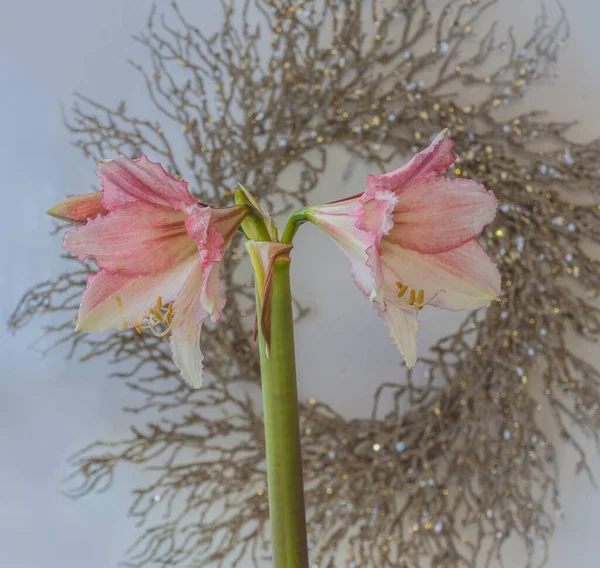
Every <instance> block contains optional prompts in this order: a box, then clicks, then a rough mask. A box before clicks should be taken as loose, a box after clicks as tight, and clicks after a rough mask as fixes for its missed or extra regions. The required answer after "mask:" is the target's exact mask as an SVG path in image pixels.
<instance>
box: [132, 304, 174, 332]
mask: <svg viewBox="0 0 600 568" xmlns="http://www.w3.org/2000/svg"><path fill="white" fill-rule="evenodd" d="M164 324H166V327H164ZM172 327H173V303H172V302H171V303H169V304H168V305H167V306H166V307H165V306H163V301H162V297H161V296H159V297H158V298H157V299H156V305H155V307H154V308H148V315H146V316H145V318H144V320H143V322H142V323H140V322H139V321H136V325H135V329H136V331H137V332H138V333H142V331H143V330H144V329H148V330H150V331H151V332H152V334H153V335H155V336H156V337H164V336H165V335H167V334H168V333H169V332H170V331H171V329H172Z"/></svg>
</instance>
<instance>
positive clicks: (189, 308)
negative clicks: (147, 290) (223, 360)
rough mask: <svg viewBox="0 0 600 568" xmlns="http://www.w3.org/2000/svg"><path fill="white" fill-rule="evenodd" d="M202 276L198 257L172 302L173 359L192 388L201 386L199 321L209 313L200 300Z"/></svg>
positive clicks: (201, 357)
mask: <svg viewBox="0 0 600 568" xmlns="http://www.w3.org/2000/svg"><path fill="white" fill-rule="evenodd" d="M204 279H205V276H204V273H203V270H202V267H201V264H200V259H198V260H197V261H196V262H195V263H194V266H193V268H192V270H191V271H190V273H189V275H188V278H187V279H186V281H185V284H184V285H183V287H182V289H181V291H180V292H179V295H178V296H177V298H176V300H175V303H174V304H173V313H174V320H173V329H172V330H171V351H172V352H173V361H174V362H175V365H177V367H178V369H179V370H180V371H181V375H182V376H183V378H184V379H185V380H186V381H187V382H188V383H189V384H190V385H191V386H192V387H194V388H199V387H201V386H202V361H203V359H204V355H202V351H201V350H200V331H201V329H202V322H203V321H204V320H205V319H206V318H207V317H208V316H209V314H208V312H207V311H206V309H205V307H204V305H203V303H202V290H203V282H204Z"/></svg>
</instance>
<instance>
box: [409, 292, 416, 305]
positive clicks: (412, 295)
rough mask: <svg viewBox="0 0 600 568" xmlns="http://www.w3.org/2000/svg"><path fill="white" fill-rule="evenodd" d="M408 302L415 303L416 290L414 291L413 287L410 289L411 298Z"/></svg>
mask: <svg viewBox="0 0 600 568" xmlns="http://www.w3.org/2000/svg"><path fill="white" fill-rule="evenodd" d="M408 303H409V304H410V305H411V306H414V305H415V291H414V289H411V291H410V298H409V300H408Z"/></svg>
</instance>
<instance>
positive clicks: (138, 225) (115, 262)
mask: <svg viewBox="0 0 600 568" xmlns="http://www.w3.org/2000/svg"><path fill="white" fill-rule="evenodd" d="M63 248H64V249H65V250H68V251H69V252H70V253H71V254H73V255H74V256H77V257H78V258H79V259H81V260H83V259H85V258H88V257H94V258H95V259H96V263H97V264H98V266H99V267H100V268H105V269H107V270H109V271H112V272H121V273H123V274H158V273H160V272H163V271H165V270H168V269H170V268H171V267H173V266H174V265H175V264H177V263H179V262H182V261H184V260H185V259H187V258H188V257H189V256H190V255H193V254H195V253H196V250H197V249H196V246H195V244H194V242H193V241H192V240H191V239H190V238H189V237H188V235H187V231H186V227H185V223H184V215H183V213H180V212H179V211H174V210H173V209H170V208H167V207H163V206H160V205H152V204H150V203H146V202H141V201H139V202H136V203H129V204H127V205H122V206H120V207H119V209H117V210H115V211H112V212H110V213H109V214H108V215H106V216H105V217H96V218H95V219H90V220H89V221H88V222H87V224H86V225H84V226H81V227H76V228H74V229H71V230H70V231H67V233H65V236H64V240H63Z"/></svg>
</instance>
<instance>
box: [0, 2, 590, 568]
mask: <svg viewBox="0 0 600 568" xmlns="http://www.w3.org/2000/svg"><path fill="white" fill-rule="evenodd" d="M433 3H434V4H435V2H433ZM159 4H160V3H159ZM180 4H181V6H182V8H183V10H184V13H186V14H188V15H189V16H190V19H195V20H196V21H198V23H199V24H202V25H203V26H215V25H217V24H218V21H219V16H220V10H219V8H218V5H217V4H218V3H217V2H216V0H215V1H213V0H204V1H201V0H195V1H191V0H189V1H182V2H181V3H180ZM566 4H567V10H568V15H569V20H570V24H571V27H572V38H571V40H570V41H569V42H568V45H567V47H566V48H565V49H564V53H563V55H562V58H561V60H560V62H559V64H558V66H557V74H558V78H557V79H555V80H554V81H551V82H547V83H546V84H545V85H544V86H541V87H539V88H536V89H532V91H531V94H530V98H529V100H528V102H527V106H528V107H531V108H533V107H537V108H546V109H548V110H549V111H550V113H551V116H552V117H553V118H556V119H567V120H573V119H580V120H582V121H583V123H582V124H581V125H580V126H579V127H577V128H576V129H575V130H574V132H573V134H574V136H575V137H576V138H578V139H581V140H586V139H589V138H591V137H596V136H598V134H600V114H599V112H598V107H599V106H600V105H599V103H600V66H599V65H598V56H599V55H600V37H599V36H598V33H597V22H598V21H599V16H600V9H599V6H598V3H597V2H595V1H594V0H569V1H568V2H566ZM150 6H151V5H150V3H149V2H145V1H143V0H128V1H127V2H125V1H119V0H88V1H86V2H81V1H79V0H54V1H52V2H43V1H41V0H38V1H37V2H33V1H31V0H29V1H28V0H22V1H17V0H0V77H1V78H2V88H1V89H0V117H1V120H0V176H1V177H0V180H1V182H0V192H1V197H2V206H1V207H0V222H1V223H0V227H1V229H0V231H1V237H2V240H1V241H0V243H1V244H0V254H1V255H2V256H1V258H0V261H1V262H0V267H1V269H0V275H1V276H0V286H1V288H0V290H1V293H2V298H3V302H2V305H1V307H0V310H1V311H0V320H1V321H4V322H6V321H7V319H8V317H9V315H10V312H11V310H12V309H13V307H14V306H15V304H16V302H17V301H18V299H19V297H20V296H21V294H22V292H23V291H24V290H25V288H27V287H28V286H30V285H31V284H33V283H36V282H38V281H40V280H42V279H46V278H49V277H50V276H52V275H53V274H58V273H59V272H60V271H61V265H60V263H59V259H58V255H59V245H60V243H59V240H58V239H57V238H56V237H54V238H52V237H50V236H49V235H48V232H49V229H50V228H51V223H50V221H49V219H48V218H45V217H44V215H43V212H44V210H45V209H46V208H47V207H48V206H49V205H51V204H53V203H54V202H56V201H58V200H60V199H62V198H63V197H64V196H66V195H67V194H73V193H80V192H85V191H88V190H89V188H90V186H91V185H92V184H93V183H95V176H94V168H93V165H92V164H91V163H90V162H89V161H86V160H84V158H83V157H82V156H81V155H80V153H79V152H78V151H77V150H76V149H73V148H72V147H70V146H69V143H70V137H69V135H68V133H67V132H66V130H65V128H64V127H63V126H62V123H61V115H60V105H61V104H65V105H66V106H67V107H68V106H69V105H70V102H71V100H72V99H71V96H72V93H73V92H74V91H79V92H83V93H85V94H88V95H90V96H91V97H92V98H95V99H97V100H100V101H101V102H105V103H107V104H113V103H115V102H117V101H118V100H120V99H121V98H124V99H127V100H128V102H129V108H132V109H133V108H137V110H136V113H135V114H138V115H145V114H146V115H147V114H148V113H149V112H150V109H149V105H148V103H147V101H146V99H145V96H144V94H145V91H144V88H143V86H142V84H141V81H140V80H139V77H138V76H137V75H136V74H135V73H133V72H132V71H131V68H130V67H129V66H128V64H127V62H126V60H127V58H128V57H133V58H138V59H139V56H143V52H142V51H141V49H140V47H139V46H138V45H137V44H135V43H134V42H133V41H132V40H131V39H130V35H131V34H132V33H134V32H136V31H138V30H140V29H141V28H142V27H143V25H144V23H145V19H146V17H147V14H148V11H149V9H150ZM161 6H164V8H165V9H167V8H168V6H167V3H166V2H165V3H164V4H162V5H161ZM538 9H539V4H538V2H533V1H532V2H524V1H523V0H521V1H520V2H517V1H513V0H500V2H499V5H498V6H497V7H496V8H495V13H494V17H496V18H498V19H500V20H502V21H504V22H514V23H516V24H517V27H518V29H522V30H525V29H527V28H528V26H529V25H530V24H531V22H532V19H533V17H534V16H535V14H536V13H537V11H538ZM344 165H345V162H340V164H339V166H340V168H341V167H343V166H344ZM334 169H335V164H333V165H332V170H334ZM363 174H364V171H359V172H357V175H358V177H357V178H355V179H360V175H363ZM328 176H330V179H331V180H332V181H335V179H336V176H339V173H338V172H335V171H332V172H331V173H329V174H328ZM355 183H356V182H355ZM324 185H325V187H336V185H335V183H332V184H324ZM352 189H353V191H352V192H353V193H355V192H357V191H359V190H360V187H355V188H352ZM346 193H347V191H346V190H345V188H341V187H340V188H338V189H335V190H330V193H328V194H327V198H328V199H335V198H337V197H342V196H343V195H344V194H346ZM315 200H318V197H315ZM305 231H307V230H306V229H303V232H302V233H301V234H300V238H299V240H298V243H297V248H298V251H297V261H296V270H295V274H294V286H295V288H296V292H297V294H298V296H299V297H300V298H301V299H302V300H303V301H304V302H305V303H307V304H309V305H311V306H312V307H313V312H312V315H311V317H310V318H309V319H307V320H306V321H305V322H304V323H302V324H301V325H300V326H299V329H298V330H297V343H298V346H297V351H298V367H299V380H300V390H301V396H303V397H306V396H316V397H317V398H321V399H323V400H325V401H327V402H331V403H334V404H335V405H336V407H337V408H338V409H342V410H344V411H345V412H346V413H347V414H348V415H364V414H365V413H366V412H368V410H369V409H370V398H371V393H372V392H373V390H374V387H375V384H376V382H377V378H376V377H380V376H381V377H385V378H387V377H389V376H394V375H395V376H398V374H399V364H400V359H399V355H398V353H397V351H396V350H395V348H394V346H393V345H392V343H391V342H390V341H389V340H388V337H387V332H386V331H385V329H384V327H383V325H382V324H381V322H380V320H378V318H377V316H376V314H375V313H374V311H372V310H371V308H370V307H369V306H368V303H367V302H364V301H363V300H362V297H361V295H360V293H358V291H357V290H356V289H355V288H354V286H353V284H352V282H351V279H350V277H349V275H348V271H347V266H346V263H345V261H344V259H342V258H341V255H340V254H339V252H338V251H337V250H336V249H335V247H334V246H333V245H332V244H331V243H329V242H328V241H327V240H326V239H325V238H324V237H322V236H320V235H314V236H313V235H308V234H306V232H305ZM313 243H314V246H310V245H313ZM317 246H318V248H319V252H318V256H317V257H316V258H315V257H313V256H311V257H310V258H311V259H312V260H311V261H310V262H311V263H312V264H313V266H314V267H315V268H318V267H319V266H321V267H324V266H327V267H329V268H330V270H328V278H327V279H323V278H322V279H315V280H311V279H310V278H307V277H306V276H304V275H302V274H301V271H300V270H299V268H300V267H302V266H307V265H308V263H309V260H308V259H309V257H308V250H309V249H310V254H311V255H314V253H315V247H317ZM303 248H304V252H302V250H303ZM435 317H436V314H431V315H429V316H427V317H426V318H425V321H424V323H423V326H422V332H421V335H420V349H421V350H424V349H426V347H427V345H428V344H430V343H431V342H432V341H434V340H435V338H436V337H437V336H439V334H441V333H442V332H445V331H448V330H449V329H451V328H452V325H453V323H454V320H445V321H443V322H441V323H440V322H439V321H438V320H435ZM434 320H435V321H436V323H434ZM434 330H436V331H435V333H434ZM2 333H3V336H2V338H1V339H0V357H1V361H2V371H3V372H2V376H1V377H0V566H2V567H6V568H25V567H27V568H83V567H85V568H110V567H116V566H117V564H118V562H119V561H121V560H123V558H124V554H123V553H124V551H125V549H126V547H127V546H128V545H129V544H131V542H132V540H133V538H134V537H135V535H136V529H135V527H134V525H133V523H132V522H131V521H130V520H129V519H127V518H126V516H125V511H126V508H127V506H128V504H129V501H130V494H129V491H130V489H131V488H133V487H134V486H135V483H136V476H137V475H138V474H137V472H135V471H133V470H132V471H128V470H121V472H120V475H119V476H118V479H117V483H116V484H115V486H114V487H113V488H112V489H111V491H109V492H108V493H106V494H104V495H100V496H98V495H91V496H88V497H86V498H84V499H83V500H79V501H71V500H69V499H67V498H65V497H64V496H63V495H61V493H60V488H61V485H60V482H61V479H62V478H64V477H65V476H66V475H67V474H68V473H70V470H69V468H68V466H67V465H66V463H65V460H66V459H67V457H68V456H70V455H71V454H72V453H73V452H75V451H77V450H78V449H80V448H81V447H83V446H84V445H86V444H87V443H89V442H90V441H93V440H95V439H115V438H118V437H120V436H122V435H124V434H125V433H126V428H127V426H128V424H129V418H128V417H127V416H126V415H124V414H123V413H122V412H121V411H120V408H121V407H122V406H124V405H126V404H127V403H128V402H132V398H131V395H130V394H129V392H128V391H127V389H125V387H124V386H123V385H121V384H120V383H119V382H118V381H115V380H109V379H106V374H107V372H108V370H107V367H106V365H105V364H104V363H103V362H101V361H94V362H92V363H91V364H79V363H78V362H76V361H73V360H65V358H64V354H65V353H64V350H60V349H59V350H54V351H51V352H50V353H49V354H48V355H46V356H42V354H41V351H42V350H43V349H44V348H45V347H46V346H47V344H46V343H45V342H44V339H43V333H42V330H41V329H40V327H39V324H38V323H37V322H34V323H33V324H31V325H30V326H28V327H27V328H26V329H24V330H22V331H21V332H19V333H18V334H17V335H16V336H12V335H9V334H5V327H4V326H2ZM324 346H326V349H325V348H324ZM373 369H375V370H376V372H375V373H374V372H373ZM324 377H326V378H327V380H323V378H324ZM369 377H373V379H372V380H369ZM589 449H590V451H591V452H592V460H591V461H592V464H593V466H594V468H595V471H596V472H597V473H599V474H600V460H598V459H597V458H596V457H595V456H594V455H593V448H592V447H591V446H590V447H589ZM559 457H560V459H561V462H562V481H561V487H562V501H563V506H564V512H565V520H564V521H560V520H559V521H558V531H557V534H556V536H555V538H554V540H553V543H552V549H551V559H550V563H549V566H550V567H551V568H563V567H565V566H579V567H583V568H586V567H590V568H592V567H595V566H598V560H597V558H598V555H599V553H600V542H599V541H598V535H599V530H598V526H600V494H599V493H598V492H597V491H596V490H595V489H594V488H593V487H592V486H591V485H590V483H589V482H588V481H587V480H586V479H585V478H583V477H580V478H578V477H576V476H575V475H574V474H573V471H572V469H573V468H572V465H573V463H574V456H573V454H572V453H571V452H570V451H567V450H564V449H562V450H560V451H559ZM509 556H510V557H511V559H512V560H513V561H514V564H513V563H510V561H509V564H510V565H514V566H522V565H523V562H522V561H520V560H519V559H518V551H516V550H515V551H514V552H513V554H510V555H509Z"/></svg>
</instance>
